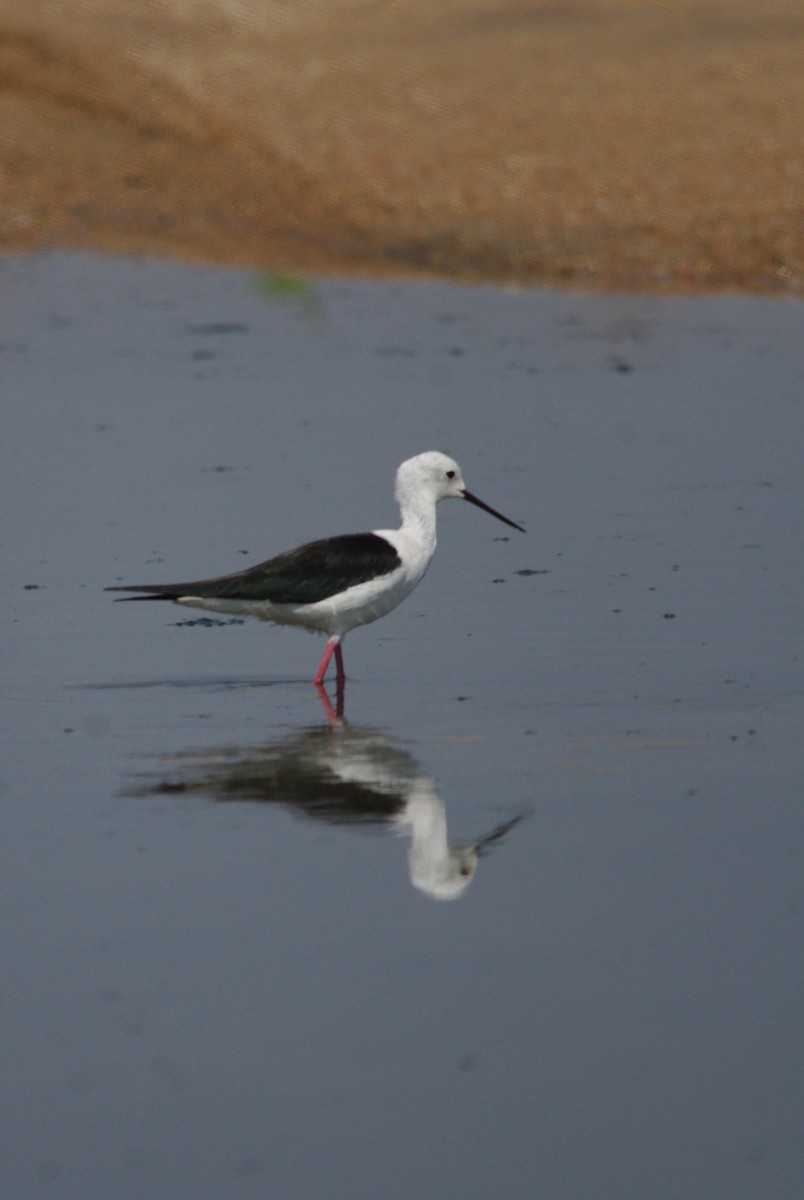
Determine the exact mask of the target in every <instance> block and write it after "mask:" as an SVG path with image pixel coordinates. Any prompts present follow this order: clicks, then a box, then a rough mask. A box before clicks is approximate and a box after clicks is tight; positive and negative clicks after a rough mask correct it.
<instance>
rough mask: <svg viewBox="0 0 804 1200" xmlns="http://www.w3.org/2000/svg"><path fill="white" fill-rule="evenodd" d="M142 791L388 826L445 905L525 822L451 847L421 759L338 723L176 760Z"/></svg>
mask: <svg viewBox="0 0 804 1200" xmlns="http://www.w3.org/2000/svg"><path fill="white" fill-rule="evenodd" d="M136 790H137V793H138V794H150V795H153V794H155V793H156V794H160V793H161V794H163V795H169V794H176V793H185V792H194V793H201V794H203V795H209V796H212V797H213V798H214V799H215V800H217V801H220V802H232V801H246V802H259V803H277V804H282V805H283V806H284V807H285V808H288V809H290V810H291V811H292V812H294V813H297V814H299V815H302V816H305V817H312V818H314V819H315V820H318V821H324V822H327V823H328V824H333V825H353V826H362V827H364V828H365V827H371V826H375V827H386V828H388V827H390V828H391V829H393V830H395V831H396V832H398V833H400V834H403V835H406V836H408V837H409V838H410V849H409V853H408V864H409V870H410V879H411V883H412V884H413V886H414V887H416V888H418V889H419V890H420V891H422V892H424V893H425V894H426V895H428V896H431V897H433V898H434V899H437V900H455V899H457V898H458V897H459V896H461V895H462V894H463V892H464V891H465V890H466V888H467V886H468V884H469V883H470V882H471V880H472V878H473V876H474V874H475V871H476V869H477V864H478V860H479V859H480V858H481V856H482V855H484V854H486V853H488V851H489V850H490V849H491V848H492V847H493V846H495V845H498V844H499V843H500V842H501V841H502V839H503V838H504V836H505V835H506V834H507V833H508V832H509V831H510V830H511V829H513V827H514V826H515V825H516V824H518V822H519V821H521V820H522V817H523V815H524V814H522V813H520V814H518V815H516V816H514V817H512V818H510V819H509V820H507V821H504V822H502V823H501V824H499V825H497V826H495V827H494V828H493V829H491V830H490V831H489V832H488V833H486V834H485V835H484V836H483V837H480V838H478V839H477V840H475V841H472V842H469V843H467V844H464V845H457V846H453V845H450V842H449V838H448V833H447V815H446V808H445V804H444V800H443V798H442V797H441V796H440V794H439V792H438V789H437V788H436V785H435V783H434V782H433V780H432V779H430V778H428V777H427V776H426V775H424V774H422V772H421V769H420V767H419V765H418V763H417V762H416V760H415V759H414V757H413V755H412V754H410V753H409V752H408V751H407V750H403V749H402V748H401V747H400V746H399V745H398V744H396V743H394V741H393V740H392V739H390V738H389V737H388V736H387V735H385V734H383V733H382V732H380V731H379V730H376V729H368V728H362V729H360V728H355V727H353V726H350V725H348V724H346V723H345V722H342V721H340V720H338V721H336V722H335V723H334V724H332V723H331V724H330V725H322V726H316V727H314V728H308V729H303V730H301V731H297V732H295V733H293V734H291V735H290V736H288V737H286V738H284V739H282V740H281V741H277V742H273V743H268V744H266V745H259V746H249V747H233V748H230V749H229V748H224V749H221V750H218V751H215V750H212V751H210V750H204V751H198V752H194V751H188V752H186V753H184V754H182V755H180V756H179V757H178V758H177V759H174V760H173V771H172V773H171V775H170V777H169V778H163V779H160V780H156V781H154V782H152V783H149V784H144V785H143V786H141V787H139V788H137V789H136Z"/></svg>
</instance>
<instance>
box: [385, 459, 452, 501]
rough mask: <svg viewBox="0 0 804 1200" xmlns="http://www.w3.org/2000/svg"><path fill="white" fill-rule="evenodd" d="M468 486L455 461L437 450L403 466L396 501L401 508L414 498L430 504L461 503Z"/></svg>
mask: <svg viewBox="0 0 804 1200" xmlns="http://www.w3.org/2000/svg"><path fill="white" fill-rule="evenodd" d="M465 491H466V486H465V484H464V482H463V476H462V475H461V468H460V467H459V466H458V464H457V463H456V462H455V460H454V459H452V458H449V457H448V455H446V454H441V453H440V452H439V451H438V450H428V451H427V452H426V453H425V454H417V455H416V457H415V458H409V459H408V460H407V462H403V463H402V466H401V467H400V468H399V470H398V471H397V473H396V498H397V500H398V501H399V503H400V504H402V503H403V500H404V499H408V498H410V497H413V496H422V497H427V499H429V500H433V501H438V500H447V499H449V498H452V499H455V500H462V499H463V494H464V492H465Z"/></svg>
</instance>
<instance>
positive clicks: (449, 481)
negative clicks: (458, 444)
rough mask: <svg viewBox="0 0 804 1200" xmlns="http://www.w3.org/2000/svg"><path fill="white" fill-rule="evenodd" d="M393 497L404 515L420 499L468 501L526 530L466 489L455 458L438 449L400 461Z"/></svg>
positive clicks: (517, 527) (420, 501) (430, 501)
mask: <svg viewBox="0 0 804 1200" xmlns="http://www.w3.org/2000/svg"><path fill="white" fill-rule="evenodd" d="M396 499H397V503H398V504H399V507H400V508H401V510H402V512H403V514H404V513H406V512H407V511H409V510H410V509H412V508H414V507H416V506H417V505H419V504H421V503H422V502H424V503H426V504H436V503H437V502H438V501H439V500H468V501H469V502H470V504H474V505H476V506H477V508H482V509H483V510H484V512H487V513H491V515H492V516H493V517H496V518H497V520H498V521H503V522H504V523H505V524H506V525H511V526H512V527H513V528H514V529H519V530H520V531H521V532H522V533H524V532H525V531H524V529H523V528H522V526H521V525H517V524H516V522H515V521H509V519H508V517H504V516H503V515H502V513H499V512H497V510H496V509H495V508H491V507H490V506H489V505H488V504H485V503H484V502H483V501H482V500H478V498H477V496H473V495H472V493H471V492H469V491H467V490H466V484H465V483H464V481H463V475H462V474H461V468H460V467H459V466H458V464H457V463H456V462H455V459H454V458H450V457H449V455H447V454H442V453H441V452H440V451H439V450H428V451H427V452H426V453H425V454H417V455H416V457H415V458H409V459H408V460H407V461H406V462H403V463H402V466H401V467H400V468H399V470H398V471H397V473H396Z"/></svg>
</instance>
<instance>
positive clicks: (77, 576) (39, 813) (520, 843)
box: [0, 256, 804, 1200]
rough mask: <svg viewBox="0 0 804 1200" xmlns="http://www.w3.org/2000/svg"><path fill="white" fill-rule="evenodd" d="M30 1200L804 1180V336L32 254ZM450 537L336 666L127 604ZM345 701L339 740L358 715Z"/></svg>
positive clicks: (20, 1131) (9, 1080)
mask: <svg viewBox="0 0 804 1200" xmlns="http://www.w3.org/2000/svg"><path fill="white" fill-rule="evenodd" d="M0 305H2V337H1V338H0V377H1V378H2V411H3V434H2V452H1V453H2V468H3V469H2V473H0V488H2V492H3V514H4V518H3V533H2V549H3V555H2V561H1V564H0V580H1V581H2V588H3V595H4V604H3V625H4V639H3V641H4V672H3V676H4V687H3V689H2V694H1V695H0V714H1V719H2V726H1V727H0V752H1V754H2V757H1V758H0V822H2V826H1V828H0V854H2V871H1V872H0V898H1V900H2V912H3V918H2V922H1V923H0V928H2V945H3V962H4V967H3V987H2V998H1V999H0V1018H1V1021H2V1029H3V1036H2V1039H1V1044H2V1071H0V1095H1V1096H2V1111H3V1114H4V1115H3V1120H2V1132H0V1181H2V1189H1V1190H2V1194H3V1195H4V1196H9V1197H14V1198H15V1200H28V1198H29V1197H30V1198H33V1197H51V1196H52V1197H59V1198H60V1200H63V1198H65V1197H69V1198H76V1200H78V1198H80V1200H95V1198H98V1200H100V1198H103V1200H108V1198H109V1197H128V1196H130V1197H143V1196H148V1197H150V1198H152V1200H163V1198H164V1200H185V1198H186V1200H213V1198H214V1200H218V1198H219V1197H222V1196H226V1197H266V1196H274V1197H282V1200H310V1197H316V1196H326V1197H328V1198H332V1200H338V1198H340V1197H349V1198H350V1200H360V1198H362V1197H366V1198H369V1197H371V1198H372V1200H373V1198H374V1197H377V1196H383V1197H386V1198H388V1200H397V1198H398V1200H408V1198H409V1197H413V1196H416V1197H424V1196H427V1197H439V1200H458V1198H459V1197H460V1200H487V1198H488V1197H489V1196H506V1197H511V1198H519V1197H522V1198H525V1197H528V1198H530V1197H533V1196H539V1197H545V1198H546V1200H555V1198H556V1197H561V1198H562V1200H564V1198H567V1200H576V1198H577V1200H587V1198H588V1200H608V1198H611V1200H632V1198H633V1200H645V1198H646V1197H650V1198H651V1200H661V1198H665V1197H666V1198H679V1200H682V1198H683V1200H697V1198H699V1197H700V1198H701V1200H712V1198H713V1197H729V1200H743V1198H745V1200H760V1198H765V1197H766V1198H768V1200H788V1198H790V1200H792V1198H793V1197H798V1196H799V1195H800V1184H801V1168H802V1159H801V1143H800V1121H799V1119H800V1108H799V1103H800V1093H799V1090H798V1081H799V1079H800V1067H801V1062H800V1057H799V1049H800V1043H799V1038H798V1032H797V1028H798V1027H797V1024H796V1020H795V1016H796V1007H797V1004H796V1002H797V999H798V998H799V997H800V985H801V971H800V945H801V921H800V910H799V908H798V907H797V905H798V901H799V896H800V878H801V824H800V811H801V804H800V797H801V770H800V761H801V751H800V744H801V716H802V698H801V670H800V654H799V647H800V610H798V604H799V600H800V595H801V590H800V589H801V582H802V581H801V554H800V547H801V522H800V512H801V499H802V495H801V492H802V487H801V445H802V435H804V419H803V416H802V383H804V343H803V342H802V338H801V320H802V306H801V305H800V304H795V303H782V302H778V301H769V300H754V299H750V298H719V299H697V300H664V299H649V298H646V297H641V296H640V297H629V296H608V297H606V296H581V295H562V294H558V293H549V292H521V293H507V292H501V291H497V290H494V289H477V290H464V289H460V288H456V287H448V286H436V285H431V286H426V285H417V286H398V287H394V286H387V285H379V284H367V283H343V282H331V281H314V282H310V283H306V282H304V281H293V280H284V279H276V278H264V277H257V276H254V275H250V274H248V273H238V272H223V271H212V270H193V269H182V268H178V267H174V266H169V265H156V264H148V263H142V262H127V261H97V260H93V259H91V258H88V257H57V256H52V257H51V256H42V257H35V258H17V259H7V260H5V261H3V262H2V264H0ZM431 448H438V449H444V450H446V451H448V452H449V453H452V454H454V455H455V457H456V458H457V459H458V461H459V462H460V463H461V466H462V467H463V470H464V475H465V477H466V480H467V485H468V487H469V488H470V489H471V490H472V491H475V492H476V493H477V494H478V495H480V496H482V497H483V498H484V499H485V500H487V501H488V502H489V503H490V504H492V505H494V506H495V507H497V508H499V509H501V511H503V512H505V513H506V514H508V515H510V516H511V517H512V518H513V519H515V520H517V521H521V522H522V523H523V524H525V525H526V527H527V530H528V533H527V534H526V535H524V536H523V535H520V534H517V533H515V532H514V531H510V530H506V529H505V528H504V527H503V526H501V525H499V524H498V523H497V522H495V521H493V520H492V519H491V518H490V517H487V516H486V515H485V514H483V513H480V512H478V511H476V510H475V509H472V508H471V507H470V506H468V505H458V504H444V505H442V506H441V507H440V510H439V534H440V545H439V548H438V552H437V554H436V558H435V561H434V563H433V565H432V567H431V569H430V572H429V574H428V576H427V578H426V579H425V581H424V582H423V583H422V584H421V586H420V587H419V589H418V590H417V591H416V592H415V593H414V595H413V596H412V597H410V599H409V600H408V601H406V603H405V604H404V605H403V606H402V607H401V608H400V609H398V610H397V611H396V612H395V613H393V614H392V615H391V616H389V617H388V618H386V619H385V620H384V621H382V622H380V623H378V624H376V625H372V626H370V627H368V628H366V629H363V630H357V631H355V632H354V633H353V634H352V636H351V637H350V638H349V639H348V641H347V644H346V664H347V670H348V672H349V676H350V677H349V679H348V681H347V685H346V691H345V696H344V697H343V707H344V711H345V721H344V722H343V723H341V724H338V723H337V722H336V723H334V724H333V723H332V721H331V719H330V716H331V714H328V711H327V706H326V703H325V702H322V699H321V698H319V696H318V695H317V694H316V691H315V689H314V688H313V687H312V685H311V684H310V683H309V682H308V681H309V679H310V678H311V677H312V674H313V672H314V669H315V666H316V664H317V662H318V658H319V656H320V651H321V646H320V644H319V643H318V642H317V641H314V640H313V639H312V638H311V637H308V636H303V635H302V633H301V632H298V631H292V630H283V629H274V628H272V627H269V626H262V625H258V624H257V623H252V624H248V623H232V622H231V621H229V620H228V619H227V620H224V621H222V622H220V623H217V622H212V623H210V622H206V621H203V620H199V618H201V617H202V614H200V613H197V612H193V611H192V610H184V609H179V608H175V607H172V606H160V605H153V606H150V605H135V604H128V605H116V604H114V603H113V602H112V598H111V597H110V596H108V595H105V594H104V593H103V591H102V589H103V587H104V586H106V585H108V584H113V583H116V582H135V583H138V582H147V581H149V580H152V581H156V582H158V581H160V580H165V579H172V578H186V577H194V576H203V575H207V574H209V575H212V574H220V573H223V572H225V571H231V570H237V569H240V568H241V567H243V566H246V565H248V564H249V563H252V562H257V561H259V560H260V559H261V558H265V557H268V556H269V555H271V554H274V553H276V552H278V551H280V550H284V549H287V548H289V547H290V546H292V545H294V544H296V543H298V542H300V541H305V540H309V539H311V538H314V537H319V536H325V535H327V534H332V533H341V532H347V531H357V530H362V529H368V528H377V527H383V526H388V525H391V524H394V523H395V521H396V512H395V506H394V503H393V496H392V484H393V475H394V471H395V469H396V466H397V465H398V463H399V462H400V461H401V460H402V459H403V458H406V457H408V456H410V455H411V454H414V453H417V452H419V451H421V450H425V449H431ZM328 703H329V704H330V705H331V706H332V707H333V708H334V707H336V706H337V697H336V696H335V695H334V693H333V692H332V691H330V695H329V700H328Z"/></svg>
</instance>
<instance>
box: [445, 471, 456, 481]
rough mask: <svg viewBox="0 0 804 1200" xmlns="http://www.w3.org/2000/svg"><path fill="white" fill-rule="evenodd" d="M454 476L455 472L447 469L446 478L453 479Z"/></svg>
mask: <svg viewBox="0 0 804 1200" xmlns="http://www.w3.org/2000/svg"><path fill="white" fill-rule="evenodd" d="M454 478H455V472H454V471H447V479H454Z"/></svg>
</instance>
